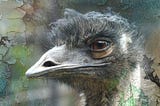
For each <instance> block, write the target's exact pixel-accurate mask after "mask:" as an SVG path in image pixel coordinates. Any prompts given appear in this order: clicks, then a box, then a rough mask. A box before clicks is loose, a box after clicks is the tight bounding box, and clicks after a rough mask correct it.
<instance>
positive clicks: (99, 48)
mask: <svg viewBox="0 0 160 106" xmlns="http://www.w3.org/2000/svg"><path fill="white" fill-rule="evenodd" d="M50 27H51V30H50V31H49V32H48V33H46V37H48V38H49V39H48V40H50V41H49V42H52V44H53V48H51V49H50V50H48V51H47V52H46V53H45V54H44V55H43V56H42V57H41V58H40V60H39V61H38V62H37V63H36V64H35V65H33V66H32V67H31V68H30V69H29V70H28V71H27V72H26V76H27V77H29V78H39V77H43V78H53V79H55V80H58V81H60V82H62V83H65V84H67V85H69V86H71V87H72V88H73V89H75V90H76V91H77V92H78V93H79V94H80V96H81V98H82V99H85V100H84V101H83V102H84V103H81V105H84V106H111V105H115V103H116V101H117V100H115V99H116V98H117V94H118V92H120V91H121V90H120V89H121V88H123V87H126V86H125V85H129V80H128V76H129V74H130V73H132V72H133V71H134V69H135V67H136V65H137V64H139V61H141V60H142V59H141V57H142V56H141V53H139V51H140V46H139V44H140V43H139V40H138V38H141V34H139V33H138V31H137V30H136V28H135V26H134V25H132V24H129V22H128V21H127V20H126V19H125V18H123V17H121V16H120V15H118V14H116V13H114V12H112V11H110V12H107V13H100V12H95V11H92V12H88V13H86V14H82V13H79V12H77V11H75V10H72V9H66V10H65V12H64V18H62V19H59V20H57V21H56V22H54V23H52V24H51V25H50ZM47 35H48V36H47Z"/></svg>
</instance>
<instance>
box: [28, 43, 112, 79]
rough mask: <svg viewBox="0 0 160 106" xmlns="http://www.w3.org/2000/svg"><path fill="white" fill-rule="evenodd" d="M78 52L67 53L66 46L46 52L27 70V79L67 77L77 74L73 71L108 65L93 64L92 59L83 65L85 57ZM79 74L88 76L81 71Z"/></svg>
mask: <svg viewBox="0 0 160 106" xmlns="http://www.w3.org/2000/svg"><path fill="white" fill-rule="evenodd" d="M82 54H83V53H80V52H79V51H72V52H71V51H67V50H66V46H65V45H62V46H58V47H54V48H52V49H50V50H49V51H47V52H46V53H45V54H44V55H43V56H42V57H41V58H40V59H39V61H38V62H37V63H35V64H34V65H33V66H32V67H31V68H30V69H28V70H27V72H26V76H27V77H29V78H30V77H31V78H33V77H57V76H56V75H58V76H59V75H66V74H67V75H68V74H72V73H78V71H76V70H74V69H80V68H81V69H82V68H89V67H101V66H105V65H106V64H109V63H100V62H99V63H93V61H92V59H88V61H89V62H87V63H84V62H83V61H82V60H83V58H87V56H86V57H85V55H82ZM81 73H85V74H89V72H88V71H87V72H85V71H82V72H81Z"/></svg>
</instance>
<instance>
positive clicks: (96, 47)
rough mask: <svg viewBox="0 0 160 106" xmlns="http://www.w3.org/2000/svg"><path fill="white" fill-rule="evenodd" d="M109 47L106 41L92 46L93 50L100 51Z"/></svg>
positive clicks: (97, 42)
mask: <svg viewBox="0 0 160 106" xmlns="http://www.w3.org/2000/svg"><path fill="white" fill-rule="evenodd" d="M107 46H108V43H107V42H106V41H96V42H94V43H93V44H92V49H93V50H100V49H104V48H106V47H107Z"/></svg>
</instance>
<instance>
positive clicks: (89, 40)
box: [87, 37, 113, 45]
mask: <svg viewBox="0 0 160 106" xmlns="http://www.w3.org/2000/svg"><path fill="white" fill-rule="evenodd" d="M95 41H108V42H111V43H113V42H112V40H111V39H110V38H106V37H99V38H92V39H88V40H87V44H88V45H90V44H92V43H93V42H95Z"/></svg>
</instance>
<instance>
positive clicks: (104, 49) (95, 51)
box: [90, 39, 113, 59]
mask: <svg viewBox="0 0 160 106" xmlns="http://www.w3.org/2000/svg"><path fill="white" fill-rule="evenodd" d="M90 48H91V54H92V57H93V58H95V59H99V58H104V57H106V56H108V55H109V54H111V53H112V50H113V47H112V42H111V41H110V40H101V39H99V40H95V41H94V42H92V43H91V44H90Z"/></svg>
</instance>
